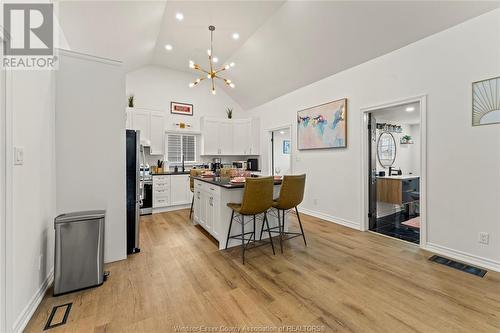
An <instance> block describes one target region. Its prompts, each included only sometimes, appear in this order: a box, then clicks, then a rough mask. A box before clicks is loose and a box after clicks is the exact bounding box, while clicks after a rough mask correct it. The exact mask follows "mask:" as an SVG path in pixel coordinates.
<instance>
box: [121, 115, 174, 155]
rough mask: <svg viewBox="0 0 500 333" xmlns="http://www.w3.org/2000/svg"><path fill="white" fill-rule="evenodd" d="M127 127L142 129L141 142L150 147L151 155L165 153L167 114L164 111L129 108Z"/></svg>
mask: <svg viewBox="0 0 500 333" xmlns="http://www.w3.org/2000/svg"><path fill="white" fill-rule="evenodd" d="M127 128H130V129H134V130H139V131H141V144H142V145H144V146H146V147H150V154H151V155H163V154H164V148H163V142H164V140H163V137H164V135H165V116H164V113H163V112H162V111H153V110H147V109H138V108H128V109H127Z"/></svg>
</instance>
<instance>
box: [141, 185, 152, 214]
mask: <svg viewBox="0 0 500 333" xmlns="http://www.w3.org/2000/svg"><path fill="white" fill-rule="evenodd" d="M152 213H153V182H152V181H145V182H144V197H143V198H142V204H141V215H148V214H152Z"/></svg>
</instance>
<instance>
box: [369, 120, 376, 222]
mask: <svg viewBox="0 0 500 333" xmlns="http://www.w3.org/2000/svg"><path fill="white" fill-rule="evenodd" d="M368 140H369V142H368V162H369V163H368V170H369V174H368V184H369V194H368V218H369V229H370V230H373V229H375V228H376V227H377V121H376V120H375V117H374V116H373V114H372V113H369V114H368Z"/></svg>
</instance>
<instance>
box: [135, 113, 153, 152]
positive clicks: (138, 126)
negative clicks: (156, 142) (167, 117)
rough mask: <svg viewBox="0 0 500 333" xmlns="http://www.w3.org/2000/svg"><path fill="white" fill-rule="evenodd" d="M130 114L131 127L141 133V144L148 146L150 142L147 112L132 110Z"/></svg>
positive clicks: (148, 115)
mask: <svg viewBox="0 0 500 333" xmlns="http://www.w3.org/2000/svg"><path fill="white" fill-rule="evenodd" d="M131 112H132V126H133V128H134V129H135V130H138V131H141V143H142V144H143V145H145V146H149V145H150V142H151V137H150V132H151V128H150V123H151V122H150V119H149V117H150V114H149V111H143V110H133V111H131Z"/></svg>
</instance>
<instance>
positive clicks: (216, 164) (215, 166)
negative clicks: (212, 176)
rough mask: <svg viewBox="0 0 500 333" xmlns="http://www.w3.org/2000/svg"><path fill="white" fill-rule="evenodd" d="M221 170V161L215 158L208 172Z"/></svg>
mask: <svg viewBox="0 0 500 333" xmlns="http://www.w3.org/2000/svg"><path fill="white" fill-rule="evenodd" d="M221 168H222V159H221V158H220V157H215V158H214V159H213V160H212V163H211V165H210V170H212V171H213V172H216V171H217V170H220V169H221Z"/></svg>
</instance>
